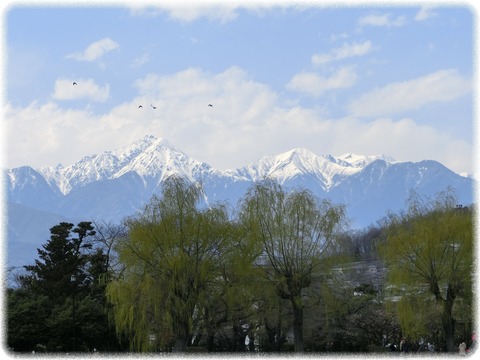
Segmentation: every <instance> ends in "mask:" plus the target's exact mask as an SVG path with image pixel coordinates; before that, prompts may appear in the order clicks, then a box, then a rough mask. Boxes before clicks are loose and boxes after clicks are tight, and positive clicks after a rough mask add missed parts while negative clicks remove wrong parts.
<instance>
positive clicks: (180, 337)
mask: <svg viewBox="0 0 480 360" xmlns="http://www.w3.org/2000/svg"><path fill="white" fill-rule="evenodd" d="M174 333H175V342H174V344H173V352H185V351H186V350H187V345H188V341H189V340H190V331H189V326H188V321H178V322H177V324H176V326H175V327H174Z"/></svg>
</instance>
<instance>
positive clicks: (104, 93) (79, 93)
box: [52, 79, 110, 102]
mask: <svg viewBox="0 0 480 360" xmlns="http://www.w3.org/2000/svg"><path fill="white" fill-rule="evenodd" d="M73 83H75V84H76V85H74V84H73ZM109 93H110V86H109V85H108V84H105V85H104V86H99V85H97V84H96V83H95V81H94V80H92V79H75V80H72V79H57V81H55V89H54V92H53V94H52V97H53V98H54V99H57V100H74V99H89V100H92V101H96V102H104V101H106V100H107V99H108V95H109Z"/></svg>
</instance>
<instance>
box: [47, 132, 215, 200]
mask: <svg viewBox="0 0 480 360" xmlns="http://www.w3.org/2000/svg"><path fill="white" fill-rule="evenodd" d="M199 169H201V171H208V170H210V167H209V166H208V165H206V164H202V163H200V162H198V161H196V160H194V159H192V158H190V157H189V156H188V155H186V154H185V153H183V152H182V151H181V150H179V149H177V148H176V147H174V146H173V145H172V144H170V143H169V142H168V141H167V140H165V139H163V138H156V137H155V136H152V135H148V136H145V137H144V138H143V139H141V140H138V141H135V142H134V143H132V144H130V145H128V146H125V147H122V148H120V149H118V150H115V151H105V152H103V153H101V154H98V155H92V156H86V157H84V158H83V159H81V160H80V161H78V162H76V163H74V164H72V165H70V166H67V167H65V168H63V167H56V168H52V167H50V168H43V169H42V170H41V172H42V174H43V175H44V176H45V178H46V179H47V181H48V182H49V183H50V184H52V185H56V186H57V187H58V188H59V190H60V191H61V192H62V193H63V194H68V193H69V192H70V191H71V190H72V189H74V188H76V187H82V186H85V185H87V184H89V183H92V182H95V181H104V180H110V179H115V178H118V177H120V176H122V175H124V174H126V173H128V172H135V173H137V174H138V175H139V176H140V177H141V178H143V179H145V178H153V179H155V181H156V182H161V181H163V180H164V179H165V178H166V177H168V176H170V175H173V174H177V175H180V176H184V177H187V178H189V179H193V178H194V176H195V173H196V172H197V171H199Z"/></svg>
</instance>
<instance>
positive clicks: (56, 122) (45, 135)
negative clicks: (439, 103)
mask: <svg viewBox="0 0 480 360" xmlns="http://www.w3.org/2000/svg"><path fill="white" fill-rule="evenodd" d="M136 86H137V89H138V96H137V97H136V98H134V99H132V101H130V102H126V103H123V104H121V105H119V106H117V107H115V108H113V109H112V110H111V111H110V112H109V113H107V114H105V115H102V116H96V115H94V114H92V113H90V112H88V111H74V110H71V109H62V108H61V107H60V106H59V105H58V104H55V103H54V102H48V103H46V104H40V103H32V104H30V105H29V106H27V107H25V108H20V107H12V106H11V105H7V106H6V109H5V116H4V118H3V119H2V124H4V125H5V127H4V128H5V129H6V133H7V134H8V135H7V136H6V140H7V144H6V149H5V152H6V154H8V158H7V159H5V160H6V166H7V167H14V166H20V165H27V164H28V165H31V166H35V167H40V166H43V165H56V164H57V163H59V162H61V163H63V164H64V165H69V164H71V163H73V162H75V161H78V160H80V159H81V158H82V157H83V156H86V155H92V154H96V153H100V152H103V151H106V150H113V149H117V148H119V147H122V146H125V145H127V144H129V143H131V142H133V141H135V140H138V139H140V138H142V137H144V136H145V135H146V134H153V135H155V136H157V137H164V138H166V139H168V140H169V141H170V142H172V143H173V144H175V145H176V146H177V147H178V148H180V149H182V150H183V151H185V152H186V153H187V154H189V155H190V156H192V157H194V158H196V159H197V160H200V161H204V162H206V163H209V164H210V165H212V166H214V167H217V168H219V169H226V168H236V167H240V166H245V165H247V164H249V163H251V162H253V161H255V160H257V159H258V158H259V157H260V156H262V155H267V154H270V155H271V154H278V153H280V152H284V151H287V150H290V149H292V148H294V147H299V146H302V147H306V148H309V149H311V150H312V151H314V152H315V153H317V154H333V155H338V154H342V153H346V152H354V153H359V154H366V155H369V154H379V153H383V154H386V155H390V156H392V157H394V158H396V159H397V160H414V161H418V160H423V159H435V160H439V161H441V162H442V163H444V164H445V165H446V166H448V167H450V168H452V169H453V170H455V171H461V172H463V171H465V172H470V173H472V157H471V156H469V154H471V152H472V148H471V145H470V144H468V143H466V142H463V141H461V140H458V139H456V138H454V137H452V136H451V135H450V134H446V133H441V132H439V131H437V130H435V129H434V128H431V127H428V126H419V125H417V124H416V123H415V122H414V121H413V120H411V119H404V120H401V121H393V120H391V119H378V120H375V121H372V122H364V121H361V120H359V119H358V118H353V117H350V118H345V119H325V118H323V117H322V115H321V114H320V113H319V112H318V111H317V110H313V109H309V108H302V107H299V106H293V107H292V106H290V105H286V103H285V99H284V98H283V97H282V96H279V95H278V94H277V93H275V92H273V91H272V90H271V88H269V87H268V86H266V85H265V84H262V83H258V82H255V81H253V80H252V79H250V78H249V76H248V74H247V73H246V72H245V71H243V70H242V69H240V68H237V67H232V68H229V69H227V70H225V71H223V72H221V73H216V74H212V73H208V72H204V71H201V70H200V69H196V68H190V69H186V70H184V71H181V72H178V73H175V74H171V75H168V76H167V75H162V76H160V75H157V74H150V75H148V76H146V77H145V78H143V79H139V80H138V81H137V83H136ZM208 103H212V104H213V105H214V107H213V108H211V107H208V106H207V104H208ZM139 104H142V105H144V106H143V108H138V105H139ZM150 104H154V105H156V106H157V107H158V108H157V109H156V110H154V109H152V108H151V107H150ZM412 143H414V144H415V146H410V145H409V144H412Z"/></svg>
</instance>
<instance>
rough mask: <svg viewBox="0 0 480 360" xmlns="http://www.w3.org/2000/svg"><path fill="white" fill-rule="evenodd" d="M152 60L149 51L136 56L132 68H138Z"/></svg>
mask: <svg viewBox="0 0 480 360" xmlns="http://www.w3.org/2000/svg"><path fill="white" fill-rule="evenodd" d="M149 61H150V55H149V54H148V53H144V54H142V55H140V56H139V57H137V58H135V59H134V60H133V63H132V68H134V69H138V68H140V67H142V66H143V65H145V64H146V63H148V62H149Z"/></svg>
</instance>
